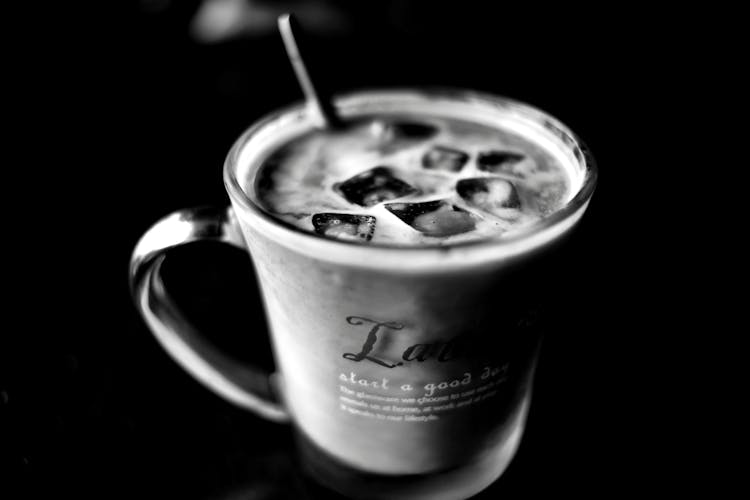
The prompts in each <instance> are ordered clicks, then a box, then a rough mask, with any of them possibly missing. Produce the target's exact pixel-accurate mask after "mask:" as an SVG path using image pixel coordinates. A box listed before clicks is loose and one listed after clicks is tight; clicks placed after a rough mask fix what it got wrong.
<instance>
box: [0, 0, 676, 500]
mask: <svg viewBox="0 0 750 500" xmlns="http://www.w3.org/2000/svg"><path fill="white" fill-rule="evenodd" d="M147 3H149V2H143V3H139V2H130V3H126V4H124V6H122V7H118V8H114V7H112V8H110V10H107V11H106V12H105V11H91V12H88V13H87V15H86V16H85V17H81V18H79V17H77V16H75V15H69V16H66V17H64V18H61V20H60V23H61V25H62V26H58V29H56V30H55V31H53V32H52V34H51V35H50V36H49V37H40V40H41V47H40V52H41V54H42V55H43V57H42V58H41V61H42V62H41V63H40V64H39V66H40V67H37V68H36V70H37V72H36V73H34V75H39V77H38V78H34V81H33V82H30V83H29V88H28V89H26V90H29V91H30V94H32V95H33V97H31V98H29V99H28V100H27V101H25V102H27V103H28V104H29V105H30V106H29V108H28V109H29V110H30V111H29V113H27V114H26V117H25V118H24V120H23V121H22V122H19V127H23V128H25V129H26V130H28V131H29V132H31V133H32V134H33V135H34V136H37V137H42V138H43V140H36V139H35V140H31V141H29V145H28V146H27V147H26V149H25V151H26V154H24V155H23V156H24V158H25V160H26V163H24V164H25V165H28V161H29V160H32V161H31V163H32V166H33V167H36V168H35V169H31V168H28V167H27V168H28V169H27V170H26V173H25V176H26V178H27V180H28V176H29V174H30V173H33V175H32V176H31V177H32V180H33V181H34V182H38V183H40V184H41V188H40V190H33V191H30V192H28V191H29V190H26V191H24V193H23V194H24V196H25V197H26V198H27V200H29V199H31V200H33V201H32V202H31V203H28V201H27V203H25V204H24V205H19V206H27V205H29V204H30V205H33V206H32V207H31V208H29V210H30V212H29V211H24V210H19V211H17V212H16V214H17V217H19V218H23V217H26V216H28V217H29V218H31V219H32V220H33V221H34V223H33V224H31V227H30V228H29V229H27V230H28V231H29V232H30V233H33V234H32V235H31V236H33V237H34V238H33V239H23V241H24V242H26V243H24V245H22V246H20V247H19V248H20V250H21V253H23V254H25V256H26V257H31V258H32V259H33V260H34V264H33V266H18V269H15V271H17V272H18V273H20V274H22V280H21V283H22V284H21V285H19V286H18V287H16V288H15V289H14V294H15V295H16V296H20V297H22V298H23V299H24V303H25V306H24V307H23V308H18V309H17V310H15V311H11V312H12V313H16V314H18V315H19V316H20V321H18V322H13V323H11V322H10V321H9V322H8V323H7V326H6V327H5V328H6V331H5V332H4V334H3V343H4V348H3V350H2V365H1V368H2V372H0V376H1V377H0V391H2V392H1V393H0V419H1V420H0V423H1V424H2V427H1V428H0V432H1V433H2V434H1V435H0V443H2V444H0V448H1V450H0V453H2V454H3V455H4V464H3V472H4V474H3V481H2V483H3V484H0V487H4V484H7V483H11V482H13V483H18V484H19V485H20V486H21V488H20V489H17V490H13V489H11V488H10V486H9V487H8V489H7V490H6V491H7V492H11V491H13V493H12V496H10V498H13V497H15V496H17V497H19V498H24V497H30V498H35V497H39V496H42V495H43V494H47V495H54V497H57V496H60V497H89V496H91V497H97V498H119V497H123V498H126V497H127V498H136V497H138V498H139V497H151V496H154V497H158V496H164V497H169V498H197V499H207V498H210V499H226V500H230V499H232V500H233V499H239V498H242V499H265V498H305V497H306V496H309V497H316V498H317V497H321V498H325V497H326V494H325V493H322V492H320V491H316V489H315V487H314V486H313V485H310V484H309V483H306V482H305V481H304V479H303V478H302V477H301V476H300V474H299V472H298V470H297V467H296V464H295V458H294V455H293V453H291V452H290V450H291V446H292V444H291V437H290V435H289V433H288V430H287V428H285V427H283V426H277V425H274V424H270V423H267V422H264V421H262V420H260V419H258V418H256V417H254V416H252V415H250V414H247V413H245V412H243V411H242V410H239V409H237V408H234V407H232V406H231V405H229V404H228V403H226V402H224V401H223V400H221V399H219V398H218V397H217V396H215V395H213V394H212V393H210V392H209V391H208V390H206V389H204V388H203V387H202V386H200V385H199V384H198V383H197V382H195V381H194V380H193V379H192V378H191V377H190V376H189V375H187V374H186V373H185V372H184V371H182V369H180V368H179V367H178V366H177V365H176V364H175V363H174V362H173V361H172V360H171V359H170V358H169V357H168V356H167V355H166V354H165V353H164V352H163V351H162V350H161V348H160V347H159V346H158V345H157V343H156V342H155V340H154V339H153V338H152V337H151V335H150V334H149V332H148V331H147V329H146V327H145V325H144V324H143V322H142V321H141V320H140V319H139V317H138V316H137V314H136V312H135V308H134V307H133V306H132V304H131V301H130V297H129V293H128V287H127V266H128V259H129V255H130V252H131V250H132V247H133V245H134V244H135V242H136V241H137V239H138V237H139V236H140V234H141V233H142V232H143V231H144V230H145V229H146V228H147V227H148V226H149V225H150V224H151V223H152V222H154V221H155V220H156V219H157V218H158V217H160V216H162V215H165V214H167V213H169V212H170V211H172V210H174V209H177V208H181V207H187V206H195V205H199V204H221V205H224V204H226V203H227V198H226V194H225V192H224V189H223V185H222V181H221V167H222V164H223V160H224V157H225V154H226V152H227V150H228V148H229V147H230V145H231V144H232V142H233V141H234V139H235V138H236V137H237V136H238V135H239V133H240V132H241V131H242V130H243V129H244V128H246V127H247V126H248V125H249V124H250V123H252V122H253V121H254V120H255V119H257V118H258V117H260V116H261V115H263V114H264V113H266V112H268V111H270V110H273V109H275V108H276V107H278V106H280V105H284V104H287V103H289V102H291V101H295V100H298V99H299V98H300V93H299V90H298V88H297V85H296V83H295V81H294V76H293V74H292V71H291V68H290V67H289V65H288V62H287V60H286V57H285V55H284V52H283V47H282V43H281V41H280V39H278V37H276V36H263V37H259V38H254V39H244V40H238V41H232V42H227V43H223V44H219V45H208V46H206V45H199V44H197V43H195V42H193V41H191V40H190V38H189V36H188V32H187V28H186V26H187V20H188V19H189V17H190V15H191V14H192V9H194V7H195V2H185V3H180V4H179V5H178V6H176V5H171V4H170V5H171V7H169V8H168V9H167V10H165V11H161V12H157V13H149V12H148V9H145V8H144V7H143V5H145V4H147ZM157 3H158V2H157ZM365 5H366V6H365V7H362V12H359V13H358V15H357V16H355V21H356V23H357V24H356V28H357V29H354V30H351V31H350V32H348V33H344V34H339V35H329V36H323V35H321V34H320V33H318V34H317V35H315V36H313V37H312V40H313V41H314V42H315V43H316V46H315V47H314V49H315V51H317V52H319V53H320V52H323V53H326V54H327V56H326V57H324V58H322V59H320V61H319V64H321V65H322V66H321V68H320V70H319V71H318V73H319V74H321V75H327V77H328V79H329V80H330V81H329V82H328V83H329V85H331V86H332V87H333V88H336V89H350V88H358V87H376V86H381V85H397V86H412V85H450V86H458V87H469V88H475V89H478V90H482V91H487V92H491V93H497V94H501V95H507V96H511V97H514V98H516V99H519V100H523V101H526V102H529V103H531V104H533V105H536V106H538V107H540V108H542V109H545V110H547V111H548V112H550V113H551V114H553V115H555V116H557V117H558V118H560V119H561V120H562V121H563V122H564V123H566V124H568V125H569V126H570V127H571V128H572V129H573V130H574V131H576V132H577V133H578V134H579V135H580V137H582V138H583V139H584V141H585V142H586V143H587V144H588V146H589V147H590V148H591V149H592V151H593V153H594V155H595V157H596V158H597V160H598V163H599V165H600V173H601V177H600V183H599V187H598V190H597V192H596V194H595V195H594V199H593V202H592V204H591V206H590V209H589V212H588V213H587V214H586V217H584V219H583V221H582V222H581V224H580V228H579V230H578V234H577V238H578V240H579V241H578V245H579V248H580V251H581V265H580V271H579V273H578V279H577V281H575V282H573V283H570V284H567V285H566V286H565V287H563V288H562V289H560V290H553V291H554V292H555V293H558V292H559V293H560V294H561V295H562V296H564V297H567V298H568V300H570V299H571V298H572V297H580V301H579V306H580V310H578V311H574V312H573V313H572V314H564V313H565V311H558V313H559V320H560V324H561V325H563V327H562V328H561V329H560V330H559V331H556V332H554V333H553V334H551V335H548V337H547V338H546V340H545V345H544V348H543V351H542V359H541V361H540V364H539V372H538V376H537V383H536V391H535V397H534V402H533V405H532V408H531V413H530V417H529V423H528V427H527V431H526V434H525V437H524V440H523V443H522V446H521V449H520V451H519V453H518V455H517V457H516V459H515V460H514V462H513V463H512V465H511V467H510V468H509V469H508V471H507V473H506V474H505V475H504V476H503V478H502V479H501V480H500V481H499V482H498V483H497V484H495V485H494V486H493V487H491V488H490V489H489V490H488V491H487V492H485V493H484V494H483V496H482V498H521V497H534V496H535V495H547V496H549V495H552V494H555V495H566V496H569V495H574V496H575V497H578V498H581V497H583V498H602V497H606V496H607V495H608V494H610V493H634V492H638V491H641V490H642V489H643V488H644V487H645V485H649V490H650V491H652V492H656V491H661V490H662V489H663V488H667V487H668V486H667V484H666V481H663V479H664V478H665V477H668V472H667V469H669V466H668V465H665V461H663V458H662V457H665V456H666V453H665V450H667V449H669V448H670V447H671V446H672V444H673V441H676V440H675V438H673V437H671V435H670V434H669V433H668V432H664V433H662V432H661V429H662V428H663V427H664V424H665V418H664V417H662V416H661V413H660V411H659V408H660V406H661V405H662V404H663V403H664V398H665V396H664V394H665V393H668V394H671V392H670V391H672V390H676V391H678V390H679V388H677V387H676V384H675V383H674V382H669V380H672V379H666V380H665V379H660V378H658V377H657V376H658V375H659V374H661V372H665V371H668V370H669V369H668V368H667V367H666V365H663V364H662V362H663V360H664V359H665V358H664V357H662V354H663V349H664V344H665V340H664V336H666V337H669V338H671V336H672V335H673V333H672V332H670V331H669V330H664V331H663V330H659V324H660V323H659V320H656V321H654V320H652V319H651V318H650V317H649V315H650V314H651V313H652V311H653V310H654V309H656V308H657V307H658V306H659V299H658V296H659V293H660V290H661V287H662V283H663V282H664V281H668V280H669V278H670V275H669V271H668V270H667V269H666V268H661V267H659V266H658V265H656V264H654V263H655V262H663V261H665V260H667V259H666V257H667V255H666V254H665V253H664V252H663V250H662V249H661V247H660V246H659V245H658V244H655V243H646V242H653V240H652V238H653V237H655V236H656V235H657V234H658V235H661V228H660V229H659V230H656V229H653V228H651V227H649V226H647V225H639V224H640V223H641V222H642V221H644V220H648V208H647V205H646V204H645V203H644V204H642V205H639V204H635V205H634V204H633V203H631V202H630V201H631V199H632V198H631V195H632V193H633V192H634V191H633V190H634V189H635V190H636V192H637V198H638V199H639V200H655V199H659V195H660V193H661V192H662V189H663V186H661V185H660V184H659V182H660V181H661V180H662V179H661V178H660V177H659V174H658V173H657V172H656V169H657V167H658V164H657V162H656V160H654V159H653V158H651V157H649V156H648V155H644V154H643V152H644V151H649V152H651V151H653V150H655V149H658V148H657V147H655V144H654V142H653V141H656V140H657V139H655V138H654V136H653V135H648V134H647V133H646V131H647V130H648V131H649V132H650V131H653V129H654V128H660V127H662V126H663V124H664V123H665V121H666V116H667V115H668V110H667V109H664V108H661V109H658V110H657V111H656V112H654V110H653V107H652V104H653V97H654V95H655V94H656V95H659V94H662V95H663V94H664V92H665V91H666V90H668V87H669V85H668V83H667V82H666V81H665V80H663V79H660V78H658V77H655V75H659V74H661V73H660V72H659V71H660V70H662V69H663V68H662V64H663V59H662V58H661V55H662V54H663V53H664V52H665V51H667V49H665V48H664V46H662V45H657V44H656V43H655V42H656V41H657V40H661V34H662V32H661V31H660V28H659V26H662V24H660V22H661V21H662V19H659V18H651V17H648V16H643V15H640V14H638V13H630V12H619V13H618V15H617V16H615V15H612V14H608V13H605V12H596V11H593V12H592V11H591V10H586V11H585V12H584V11H583V10H581V11H576V10H575V9H573V10H570V9H568V10H565V11H563V10H562V9H561V10H560V12H550V11H544V12H539V11H537V12H533V11H529V12H523V11H522V9H515V8H514V9H508V10H503V11H502V12H500V11H487V10H473V7H472V6H473V4H472V3H471V2H468V3H467V2H460V5H459V3H444V4H443V3H440V4H439V5H438V6H436V7H427V6H426V5H425V4H421V3H418V2H417V3H414V4H413V5H414V6H413V7H409V5H412V4H404V5H407V6H406V7H402V8H396V7H394V5H396V2H392V3H388V2H386V3H385V4H384V5H383V6H378V5H377V3H375V2H373V3H369V2H368V3H366V4H365ZM399 5H400V4H399ZM430 5H433V4H430ZM100 9H101V7H100ZM584 13H585V16H583V14H584ZM69 14H70V13H69ZM584 17H585V18H586V19H587V21H583V19H584ZM615 18H618V19H615ZM394 19H395V20H396V21H397V22H395V21H394ZM302 21H303V23H304V19H302ZM623 21H624V22H623ZM677 52H678V56H679V50H677ZM671 53H672V54H674V52H671ZM22 95H28V94H22ZM644 110H649V113H650V114H649V117H650V118H649V119H648V120H644ZM636 145H638V147H636ZM643 168H648V169H651V171H653V172H654V176H653V177H652V178H651V179H652V182H650V183H646V182H643V181H642V180H639V176H638V173H637V172H636V170H642V169H643ZM636 227H637V228H638V230H639V235H638V237H634V228H636ZM190 252H208V253H212V252H213V253H215V252H218V253H219V254H220V255H221V257H222V258H219V259H212V261H211V262H216V264H217V267H216V268H213V267H210V264H207V266H209V267H207V269H206V270H205V272H202V273H201V274H202V276H203V277H202V280H203V281H202V282H201V283H193V284H189V283H188V284H185V289H184V291H185V296H184V299H183V300H186V301H192V302H191V303H193V304H194V309H195V310H196V311H199V312H198V313H197V314H198V315H199V316H200V315H201V314H203V318H202V321H204V322H205V323H207V324H211V319H210V318H212V317H221V315H220V313H219V312H218V311H220V310H222V309H223V310H229V311H230V312H229V313H227V315H226V317H227V318H230V317H231V309H232V303H233V301H236V300H248V301H252V300H256V299H257V296H256V293H255V291H254V288H252V287H251V286H250V287H248V286H245V285H244V284H243V283H242V282H241V280H242V279H244V278H242V277H236V278H234V279H236V280H237V282H236V283H234V282H232V283H230V284H229V285H231V286H230V287H229V288H227V289H224V288H222V287H223V286H224V283H225V282H226V279H225V278H224V275H225V274H226V273H225V270H226V267H227V266H233V265H234V264H232V263H233V262H241V261H242V260H243V258H242V255H238V254H234V253H232V251H230V250H217V249H215V248H201V249H197V250H196V249H194V250H190V251H188V252H187V254H190ZM185 258H186V259H190V258H191V256H190V255H186V257H185ZM644 263H648V264H644ZM177 265H178V264H175V266H177ZM644 265H647V272H646V271H644V268H643V266H644ZM11 267H12V266H11ZM175 274H176V275H179V272H178V271H175ZM646 274H648V276H649V277H648V282H647V285H646V286H644V281H642V278H643V277H644V276H645V275H646ZM245 277H246V278H247V280H248V282H250V281H251V280H252V278H251V274H250V272H249V270H248V273H247V276H245ZM219 285H221V286H219ZM191 286H192V287H194V288H193V290H195V291H196V294H193V293H192V292H191V289H190V287H191ZM232 289H236V290H238V292H237V293H241V294H243V295H241V296H240V295H232V292H231V290H232ZM227 290H228V291H227ZM199 292H202V294H199ZM222 297H225V298H227V297H228V298H227V299H226V300H222ZM238 297H242V298H241V299H238ZM200 311H203V312H202V313H201V312H200ZM198 319H199V320H201V318H198ZM226 321H227V322H231V320H229V319H227V320H226ZM264 325H265V323H264V320H263V318H262V317H261V314H260V312H259V313H258V315H257V318H256V320H254V321H253V323H252V324H251V325H246V326H245V329H246V330H248V331H251V332H253V333H254V334H255V335H256V336H257V337H258V338H259V339H262V338H264V332H263V330H264V328H265V326H264ZM644 325H648V326H647V327H645V326H644ZM219 326H221V327H222V328H217V333H215V335H216V336H217V338H218V339H219V340H217V342H219V343H221V344H222V345H225V346H227V347H229V348H232V349H235V348H237V349H241V350H242V348H243V347H244V345H237V342H243V341H242V340H240V341H238V340H237V339H236V338H234V337H233V336H226V335H223V336H222V335H221V331H222V330H223V327H225V326H226V328H227V329H228V328H229V326H227V325H224V324H223V323H222V324H221V325H219ZM214 327H216V324H214ZM224 331H225V330H224ZM654 332H656V334H654ZM248 337H249V336H248ZM255 352H256V353H258V354H257V356H259V357H260V358H262V359H265V362H269V360H268V358H267V356H266V355H265V354H263V353H262V352H261V351H260V350H257V351H255ZM253 356H254V357H255V354H253ZM6 479H7V483H6ZM0 496H3V497H4V498H8V497H7V496H5V495H4V494H0Z"/></svg>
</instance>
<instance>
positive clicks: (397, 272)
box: [227, 91, 590, 498]
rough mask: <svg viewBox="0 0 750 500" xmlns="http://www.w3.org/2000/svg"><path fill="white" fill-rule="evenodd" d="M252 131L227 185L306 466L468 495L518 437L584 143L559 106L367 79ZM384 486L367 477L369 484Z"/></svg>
mask: <svg viewBox="0 0 750 500" xmlns="http://www.w3.org/2000/svg"><path fill="white" fill-rule="evenodd" d="M337 106H338V109H339V112H340V113H341V114H342V116H343V117H344V120H345V122H346V123H347V125H346V126H345V127H344V128H342V129H339V130H335V131H321V130H317V129H315V128H314V119H313V117H312V116H311V115H310V113H308V112H307V110H305V109H304V108H294V109H291V110H287V111H285V112H282V113H278V114H276V115H274V116H273V117H270V118H268V119H266V120H265V121H264V122H262V123H261V124H260V125H258V126H256V127H255V128H254V129H251V130H250V131H249V132H248V133H246V135H245V136H243V137H242V138H241V139H240V140H239V141H238V143H237V144H236V145H235V148H234V149H233V151H232V153H230V157H229V160H228V161H229V163H228V165H229V169H230V170H231V173H230V175H229V176H228V181H227V182H228V189H229V191H230V194H233V196H232V201H233V205H234V208H235V213H236V214H237V216H238V219H239V222H240V226H241V228H242V231H243V234H244V236H245V240H246V242H247V245H248V247H249V249H250V251H251V254H252V255H253V260H254V263H255V267H256V270H257V274H258V277H259V280H260V284H261V289H262V291H263V297H264V302H265V307H266V311H267V315H268V318H269V324H270V328H271V330H272V340H273V345H274V354H275V359H276V363H277V368H278V371H279V373H280V390H281V393H282V395H283V399H284V403H285V405H286V407H287V408H288V409H289V411H290V413H291V415H292V419H293V421H294V423H295V428H296V430H297V431H298V435H299V439H300V443H301V444H302V449H303V451H304V452H305V455H306V456H307V458H308V459H307V461H306V466H307V468H308V469H309V470H311V471H312V474H313V475H315V476H316V477H317V478H318V479H319V480H320V481H322V482H323V483H324V484H327V485H329V486H331V487H333V488H335V489H337V490H338V491H341V492H343V493H345V494H347V495H349V496H352V497H356V498H463V497H466V496H468V495H471V494H474V493H476V492H478V491H480V490H481V489H483V488H484V487H486V486H487V485H488V484H489V483H491V482H492V481H494V480H495V479H496V478H497V477H498V476H499V475H500V474H501V473H502V471H503V470H504V469H505V467H506V466H507V464H508V463H509V461H510V459H511V458H512V456H513V454H514V453H515V450H516V448H517V446H518V443H519V439H520V436H521V434H522V432H523V426H524V422H525V419H526V414H527V411H528V406H529V401H530V394H531V382H532V377H533V371H534V365H535V362H536V353H537V350H538V346H539V340H540V336H541V332H540V328H539V325H538V322H537V319H538V317H539V313H540V307H542V305H543V303H544V302H545V301H547V300H552V299H554V294H555V293H556V292H555V291H556V290H561V289H562V288H563V286H564V283H561V282H558V281H557V280H560V279H562V278H560V277H559V273H558V272H557V271H558V270H559V267H556V265H555V263H554V255H556V253H555V252H550V251H548V250H549V249H550V248H552V247H553V246H554V245H552V243H553V242H555V243H556V242H559V241H560V240H561V236H562V235H563V234H565V233H567V231H568V229H570V228H571V227H572V226H573V224H574V223H575V221H576V220H577V219H578V218H579V217H580V216H581V214H582V213H583V210H584V209H585V207H586V203H587V201H588V196H589V195H590V192H588V193H585V194H586V197H585V199H583V200H581V199H580V198H581V196H582V195H581V191H582V186H584V185H586V183H587V182H589V181H587V175H589V174H588V173H587V165H586V157H585V155H584V154H583V153H582V152H581V150H580V148H579V146H578V144H577V143H576V141H575V139H573V136H572V135H571V134H570V133H569V132H567V131H566V129H565V128H564V127H563V126H562V125H560V124H559V123H558V122H556V121H555V120H554V119H552V118H550V117H549V116H548V115H546V114H544V113H542V112H540V111H537V110H535V109H533V108H530V107H527V106H525V105H521V104H518V103H515V102H512V101H506V100H502V99H499V98H489V97H484V96H477V95H476V94H450V93H440V92H438V93H427V94H422V93H417V92H396V91H393V92H366V93H358V94H353V95H350V96H347V97H344V98H341V99H339V100H338V101H337ZM365 484H366V485H368V486H363V485H365Z"/></svg>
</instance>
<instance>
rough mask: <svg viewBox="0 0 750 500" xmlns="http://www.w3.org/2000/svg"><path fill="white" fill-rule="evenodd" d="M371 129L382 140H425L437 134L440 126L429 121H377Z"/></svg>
mask: <svg viewBox="0 0 750 500" xmlns="http://www.w3.org/2000/svg"><path fill="white" fill-rule="evenodd" d="M371 131H372V132H373V134H375V135H376V136H378V137H379V138H380V139H381V140H412V141H424V140H426V139H429V138H430V137H433V136H435V135H437V133H438V128H437V127H436V126H434V125H430V124H428V123H419V122H407V121H399V122H383V121H376V122H373V123H372V125H371Z"/></svg>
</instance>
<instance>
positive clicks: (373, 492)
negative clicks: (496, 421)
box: [295, 418, 525, 500]
mask: <svg viewBox="0 0 750 500" xmlns="http://www.w3.org/2000/svg"><path fill="white" fill-rule="evenodd" d="M524 420H525V419H524V418H520V419H517V422H516V425H515V426H514V428H513V429H512V431H511V432H510V433H509V435H508V438H507V439H506V440H505V442H504V443H503V445H502V446H501V447H499V448H498V449H495V450H494V451H493V452H492V453H487V454H486V455H484V456H482V457H480V458H478V459H477V460H474V461H471V462H467V463H466V464H463V465H461V466H459V467H455V468H452V469H448V470H440V471H436V472H433V473H428V474H408V475H383V474H372V473H368V472H365V471H362V470H359V469H355V468H352V467H350V466H348V465H346V464H345V463H343V462H342V461H340V460H338V459H336V458H335V457H332V456H331V455H330V454H328V453H326V452H325V451H323V450H322V449H320V447H319V446H318V445H316V444H315V443H313V442H312V441H311V440H310V439H309V438H308V437H306V436H305V435H304V434H303V433H302V432H299V431H298V432H296V433H295V436H296V441H297V448H298V450H299V453H300V458H301V461H302V469H303V471H304V472H305V474H306V475H307V476H308V477H309V478H310V479H312V480H313V481H315V482H317V483H319V484H320V485H322V486H324V487H326V488H328V489H330V490H332V491H335V492H337V493H340V494H342V495H345V496H346V497H348V498H353V499H358V500H462V499H465V498H469V497H471V496H473V495H476V494H477V493H479V492H480V491H482V490H484V489H485V488H487V487H488V486H490V485H491V484H492V483H493V482H495V481H496V480H497V479H498V478H499V477H500V476H501V475H502V473H503V472H504V471H505V469H506V468H507V467H508V465H509V464H510V462H511V460H512V459H513V457H514V456H515V454H516V451H517V450H518V446H519V444H520V441H521V436H522V434H523V427H524V425H523V423H524Z"/></svg>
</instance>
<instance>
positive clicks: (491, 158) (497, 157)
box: [477, 150, 525, 176]
mask: <svg viewBox="0 0 750 500" xmlns="http://www.w3.org/2000/svg"><path fill="white" fill-rule="evenodd" d="M524 158H525V156H524V155H522V154H519V153H514V152H512V151H497V150H493V151H484V152H482V153H479V155H477V168H478V169H479V170H482V171H484V172H492V173H494V174H498V173H505V174H511V175H518V173H517V172H514V169H513V167H515V166H516V165H517V164H518V163H520V162H522V161H523V160H524ZM521 176H522V175H521Z"/></svg>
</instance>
